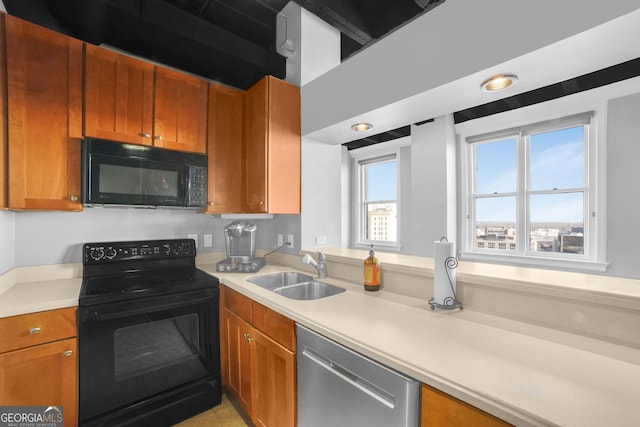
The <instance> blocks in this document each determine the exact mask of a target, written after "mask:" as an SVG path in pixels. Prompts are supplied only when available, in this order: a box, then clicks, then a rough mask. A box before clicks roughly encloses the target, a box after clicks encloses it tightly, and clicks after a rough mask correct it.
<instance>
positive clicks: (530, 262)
mask: <svg viewBox="0 0 640 427" xmlns="http://www.w3.org/2000/svg"><path fill="white" fill-rule="evenodd" d="M460 260H463V261H470V262H483V263H490V264H505V265H513V266H520V267H532V268H543V269H553V270H563V271H575V272H580V273H604V272H605V271H607V267H608V266H609V263H604V262H593V261H583V260H567V259H555V258H545V257H531V256H529V257H525V256H519V255H505V254H496V253H478V252H460Z"/></svg>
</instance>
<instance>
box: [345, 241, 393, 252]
mask: <svg viewBox="0 0 640 427" xmlns="http://www.w3.org/2000/svg"><path fill="white" fill-rule="evenodd" d="M371 245H373V249H375V250H376V251H378V250H379V251H387V252H400V251H401V250H402V246H401V245H396V244H390V243H364V242H357V243H354V244H353V248H354V249H366V250H369V248H370V247H371Z"/></svg>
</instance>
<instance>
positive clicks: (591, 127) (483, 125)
mask: <svg viewBox="0 0 640 427" xmlns="http://www.w3.org/2000/svg"><path fill="white" fill-rule="evenodd" d="M586 117H589V118H590V119H589V123H588V124H587V128H586V131H585V151H584V156H585V166H584V174H585V177H584V196H583V204H584V208H583V209H584V215H585V216H584V230H585V233H584V248H585V251H584V254H583V255H581V254H570V255H569V254H565V253H548V252H534V251H531V250H530V249H529V247H528V245H529V240H530V231H531V224H530V221H529V218H530V217H529V210H528V206H527V205H526V204H527V203H528V200H529V197H530V196H531V194H537V192H535V191H530V189H529V186H528V185H527V184H526V183H527V182H528V180H529V178H530V177H529V175H528V174H529V166H527V168H526V170H522V167H523V164H524V163H523V162H527V163H528V161H529V158H528V157H529V149H530V137H531V135H532V134H537V133H544V132H548V131H553V130H559V129H564V128H569V127H572V125H573V126H577V125H579V124H585V123H584V121H585V118H586ZM470 122H474V123H470ZM470 122H465V123H462V124H458V125H456V131H457V133H458V144H459V145H458V148H459V153H460V177H461V179H460V182H461V186H460V201H461V211H460V219H459V221H460V222H459V230H460V232H461V239H460V240H461V242H460V243H461V248H460V257H461V259H464V260H469V261H481V262H500V263H506V264H514V265H524V266H534V267H545V268H563V269H572V270H578V271H592V272H603V271H605V270H606V267H607V263H606V243H605V242H606V234H605V233H606V205H605V200H606V178H605V177H606V103H605V102H596V103H584V104H578V103H575V102H574V103H571V101H570V100H567V99H564V100H562V101H561V102H554V101H551V102H548V103H542V104H539V105H534V106H531V107H525V108H522V109H518V110H512V111H509V112H505V113H500V114H496V115H493V116H489V117H487V118H483V119H477V120H472V121H470ZM505 124H508V126H505ZM518 135H521V136H518ZM514 136H515V137H519V138H522V139H523V142H520V141H516V150H517V153H516V155H517V164H518V165H517V168H518V172H517V173H518V176H519V178H518V188H517V189H516V194H518V196H516V227H517V231H516V235H517V236H524V238H520V239H517V248H516V251H515V253H509V251H505V250H500V249H496V250H490V249H480V248H475V247H474V243H475V233H476V231H475V225H476V220H475V211H474V209H475V196H476V194H475V188H474V185H475V183H474V170H475V167H476V163H475V154H474V153H475V150H474V147H473V144H474V143H478V142H480V141H485V142H489V141H500V140H504V139H507V138H508V137H514ZM524 174H526V176H521V175H524ZM565 190H567V189H565Z"/></svg>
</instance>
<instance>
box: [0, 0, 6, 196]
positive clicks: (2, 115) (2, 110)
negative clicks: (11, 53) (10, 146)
mask: <svg viewBox="0 0 640 427" xmlns="http://www.w3.org/2000/svg"><path fill="white" fill-rule="evenodd" d="M4 16H5V15H4V14H2V13H0V209H5V208H6V207H7V120H6V117H7V96H6V94H7V87H6V82H7V74H6V71H7V61H6V56H5V41H4V34H5V31H4Z"/></svg>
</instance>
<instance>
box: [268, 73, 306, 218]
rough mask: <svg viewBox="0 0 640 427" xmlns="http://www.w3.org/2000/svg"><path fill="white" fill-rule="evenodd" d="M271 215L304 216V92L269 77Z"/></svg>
mask: <svg viewBox="0 0 640 427" xmlns="http://www.w3.org/2000/svg"><path fill="white" fill-rule="evenodd" d="M268 117H269V118H268V124H269V133H268V138H269V148H268V149H269V154H268V159H269V162H268V171H269V175H268V176H269V212H271V213H274V214H298V213H300V198H301V197H300V191H301V184H300V182H301V177H300V174H301V157H300V156H301V138H300V133H301V129H300V88H298V87H297V86H294V85H292V84H290V83H287V82H285V81H282V80H279V79H276V78H274V77H269V116H268Z"/></svg>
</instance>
